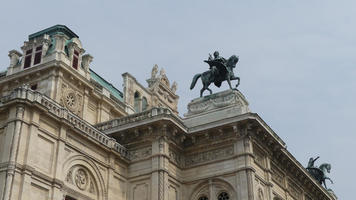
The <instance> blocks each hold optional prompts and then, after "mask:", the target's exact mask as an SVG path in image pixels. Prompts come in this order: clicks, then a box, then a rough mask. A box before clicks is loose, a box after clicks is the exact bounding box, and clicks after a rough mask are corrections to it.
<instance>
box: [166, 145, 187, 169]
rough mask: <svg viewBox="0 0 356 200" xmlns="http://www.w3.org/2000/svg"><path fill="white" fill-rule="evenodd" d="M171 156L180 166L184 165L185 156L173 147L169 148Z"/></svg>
mask: <svg viewBox="0 0 356 200" xmlns="http://www.w3.org/2000/svg"><path fill="white" fill-rule="evenodd" d="M169 157H170V158H171V161H172V162H173V163H174V164H176V165H178V166H180V167H183V165H184V157H183V155H181V154H179V153H177V152H175V151H173V150H172V149H169Z"/></svg>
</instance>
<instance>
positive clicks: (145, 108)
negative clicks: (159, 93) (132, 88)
mask: <svg viewBox="0 0 356 200" xmlns="http://www.w3.org/2000/svg"><path fill="white" fill-rule="evenodd" d="M147 107H148V103H147V99H146V97H143V98H142V111H145V110H147Z"/></svg>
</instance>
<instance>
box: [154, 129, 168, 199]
mask: <svg viewBox="0 0 356 200" xmlns="http://www.w3.org/2000/svg"><path fill="white" fill-rule="evenodd" d="M158 135H159V136H158V137H156V138H155V139H154V141H153V142H152V175H151V180H152V184H151V185H152V191H151V195H152V196H151V199H157V200H168V193H169V191H168V186H169V182H168V165H169V160H168V157H169V143H168V141H167V138H166V135H167V125H165V124H164V125H162V127H161V129H160V132H159V134H158Z"/></svg>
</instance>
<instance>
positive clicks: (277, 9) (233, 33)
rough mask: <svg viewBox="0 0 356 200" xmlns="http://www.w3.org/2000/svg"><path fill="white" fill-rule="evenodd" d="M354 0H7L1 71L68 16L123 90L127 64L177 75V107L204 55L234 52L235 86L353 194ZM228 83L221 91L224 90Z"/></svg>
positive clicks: (140, 74)
mask: <svg viewBox="0 0 356 200" xmlns="http://www.w3.org/2000/svg"><path fill="white" fill-rule="evenodd" d="M355 10H356V1H328V0H308V1H302V0H299V1H288V0H270V1H257V0H256V1H241V0H239V1H237V0H234V1H216V0H215V1H176V2H173V1H154V0H153V1H141V2H138V1H130V2H128V1H96V2H94V1H85V0H75V1H66V0H62V1H48V0H46V1H2V2H1V6H0V25H1V31H0V36H1V39H0V47H1V48H0V70H5V69H6V67H7V66H8V65H9V58H8V51H9V50H11V49H17V50H20V47H21V46H22V45H23V41H25V40H27V37H28V35H29V34H31V33H34V32H37V31H39V30H42V29H44V28H47V27H50V26H52V25H55V24H64V25H66V26H68V27H69V28H70V29H72V30H73V31H74V32H75V33H76V34H78V35H79V37H80V39H81V41H82V43H83V46H84V48H85V50H86V52H87V53H90V54H91V55H92V56H94V61H93V63H92V65H91V68H92V69H93V70H94V71H96V72H97V73H98V74H100V75H101V76H102V77H104V78H106V79H107V80H108V81H110V82H112V83H113V84H114V85H115V86H116V87H117V88H118V89H120V90H122V77H121V74H122V73H124V72H129V73H130V74H132V75H133V76H135V77H136V78H137V80H138V81H139V82H140V83H142V84H143V85H147V84H146V81H145V80H146V79H147V78H149V76H150V72H151V69H152V67H153V65H154V64H158V66H159V67H160V68H161V67H163V68H164V69H165V70H166V74H167V76H168V78H169V79H170V81H171V83H172V82H173V80H175V81H176V82H177V83H178V90H177V93H178V95H179V96H180V101H179V112H180V114H181V115H182V114H183V113H186V105H187V104H188V103H189V101H190V100H191V99H193V98H196V97H198V96H199V90H200V88H201V83H200V81H199V83H198V85H197V86H196V88H195V89H194V90H192V91H190V90H189V85H190V82H191V79H192V77H193V75H194V74H196V73H200V72H203V71H206V70H207V69H208V66H207V64H205V63H203V60H204V59H206V58H207V56H208V54H209V53H213V52H214V51H215V50H219V51H220V54H221V56H224V57H227V58H228V57H230V56H231V55H232V54H236V55H238V56H239V57H240V61H239V63H238V64H237V67H236V68H235V73H236V74H237V75H238V76H239V77H241V85H240V86H239V90H240V91H241V92H242V93H243V94H244V95H245V96H246V98H247V100H248V101H249V103H250V108H251V110H252V111H253V112H256V113H258V114H259V115H260V116H261V117H262V118H263V119H264V120H265V121H266V122H267V123H268V124H269V125H270V126H271V127H272V129H274V131H275V132H276V133H277V134H278V135H279V136H280V137H281V138H282V139H283V140H284V141H285V142H286V144H287V146H288V150H289V151H290V152H291V153H292V154H293V155H294V156H295V157H296V158H297V159H298V160H299V161H300V162H301V163H302V164H303V165H306V163H307V161H308V159H309V157H310V156H313V157H314V156H320V159H319V160H318V161H317V163H316V164H317V165H319V164H321V163H323V162H328V163H331V164H332V170H331V174H329V177H331V178H332V179H333V180H334V182H335V184H334V185H330V183H329V182H327V184H328V185H329V186H330V187H331V188H333V190H334V191H335V193H336V194H337V196H338V197H339V199H341V200H347V199H350V200H351V199H354V198H355V197H354V196H355V195H354V189H355V183H354V181H355V179H356V176H355V168H354V166H355V165H356V158H355V155H354V154H353V153H355V149H354V148H355V146H356V142H355V139H356V136H355V130H356V121H355V120H356V107H355V102H356V101H355V99H356V91H355V88H356V79H355V77H356V25H355V19H356V12H355ZM226 88H227V87H226V83H223V87H222V88H220V89H218V88H216V87H214V86H211V89H212V90H213V91H214V92H216V91H222V90H224V89H226Z"/></svg>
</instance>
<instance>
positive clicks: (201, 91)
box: [200, 87, 205, 97]
mask: <svg viewBox="0 0 356 200" xmlns="http://www.w3.org/2000/svg"><path fill="white" fill-rule="evenodd" d="M204 90H205V88H204V87H203V88H202V89H201V90H200V97H203V92H204Z"/></svg>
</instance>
